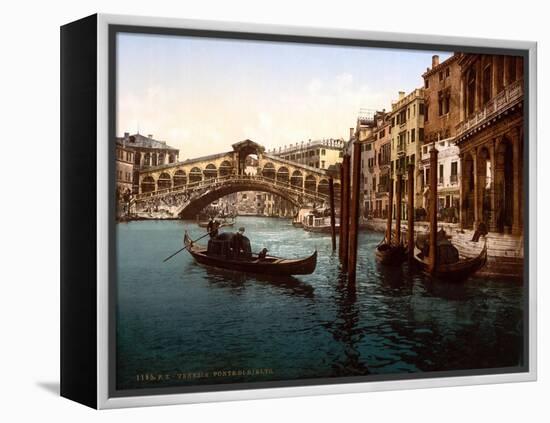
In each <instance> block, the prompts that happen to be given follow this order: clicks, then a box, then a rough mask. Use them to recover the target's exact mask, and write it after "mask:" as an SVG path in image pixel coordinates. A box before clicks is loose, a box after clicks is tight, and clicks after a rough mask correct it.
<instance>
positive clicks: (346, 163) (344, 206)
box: [340, 154, 350, 273]
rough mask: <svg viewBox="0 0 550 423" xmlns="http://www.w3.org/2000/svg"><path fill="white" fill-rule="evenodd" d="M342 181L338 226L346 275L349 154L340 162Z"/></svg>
mask: <svg viewBox="0 0 550 423" xmlns="http://www.w3.org/2000/svg"><path fill="white" fill-rule="evenodd" d="M342 166H343V169H344V171H343V174H344V179H343V180H342V184H343V185H344V190H343V196H342V198H343V202H342V210H341V211H340V215H341V216H340V226H341V227H342V239H341V240H340V242H341V243H342V258H341V262H342V271H343V272H344V273H347V271H348V251H349V206H350V201H349V197H350V156H349V154H344V160H343V162H342Z"/></svg>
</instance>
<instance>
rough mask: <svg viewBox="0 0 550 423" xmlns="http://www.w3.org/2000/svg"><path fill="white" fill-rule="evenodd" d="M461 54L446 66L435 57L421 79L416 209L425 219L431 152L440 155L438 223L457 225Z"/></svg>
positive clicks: (445, 62) (447, 61)
mask: <svg viewBox="0 0 550 423" xmlns="http://www.w3.org/2000/svg"><path fill="white" fill-rule="evenodd" d="M459 60H460V54H454V55H452V56H451V57H449V58H448V59H447V60H445V61H443V62H441V63H440V62H439V56H437V55H435V56H433V57H432V66H431V68H428V69H427V70H426V72H425V73H424V74H423V75H422V77H423V78H424V142H423V146H422V155H421V161H420V163H419V171H420V172H421V173H422V176H423V177H422V178H421V180H422V182H423V183H422V187H421V188H422V193H423V196H422V201H421V202H420V203H417V205H416V208H417V209H418V208H420V209H422V211H423V212H424V213H419V217H422V216H425V211H426V210H427V204H428V195H429V190H428V181H429V174H430V160H429V158H430V149H431V148H436V149H437V150H438V151H439V154H438V167H437V169H436V170H435V171H436V172H437V181H438V189H437V192H438V211H439V219H440V220H443V221H447V222H458V218H459V210H460V172H461V169H460V160H459V148H458V147H457V145H456V138H455V136H456V128H457V125H458V123H459V122H460V81H461V71H460V65H459Z"/></svg>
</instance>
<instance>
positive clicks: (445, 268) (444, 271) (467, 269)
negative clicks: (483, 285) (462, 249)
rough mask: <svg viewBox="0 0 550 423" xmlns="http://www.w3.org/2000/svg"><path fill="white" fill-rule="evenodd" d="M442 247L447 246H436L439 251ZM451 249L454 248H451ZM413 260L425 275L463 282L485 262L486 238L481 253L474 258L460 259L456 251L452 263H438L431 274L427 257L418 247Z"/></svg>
mask: <svg viewBox="0 0 550 423" xmlns="http://www.w3.org/2000/svg"><path fill="white" fill-rule="evenodd" d="M449 244H450V243H449ZM451 245H452V244H451ZM444 246H448V244H443V245H441V244H438V248H439V249H440V251H441V248H442V247H444ZM452 248H455V247H454V246H453V247H452ZM455 249H456V248H455ZM439 256H440V257H441V256H442V254H439ZM414 258H415V263H416V264H417V265H418V267H419V268H420V270H422V271H423V272H425V273H429V274H431V275H432V276H434V277H436V278H438V279H441V280H451V281H459V280H464V279H466V278H467V277H468V276H470V275H471V274H473V273H475V272H476V271H477V270H479V269H481V268H482V267H483V266H484V265H485V263H486V262H487V238H485V244H484V245H483V248H482V249H481V252H480V253H479V254H478V255H477V256H476V257H471V258H464V257H462V258H460V256H459V255H458V250H457V254H456V259H455V260H453V261H452V262H446V263H445V262H444V263H438V264H437V266H436V268H435V270H434V271H433V272H430V270H429V257H428V256H427V255H426V254H425V252H424V251H422V250H421V249H420V248H418V246H417V247H416V248H415V250H414Z"/></svg>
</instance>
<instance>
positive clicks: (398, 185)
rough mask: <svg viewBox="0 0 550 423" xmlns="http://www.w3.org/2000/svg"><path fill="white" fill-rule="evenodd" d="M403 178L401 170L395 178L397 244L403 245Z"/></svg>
mask: <svg viewBox="0 0 550 423" xmlns="http://www.w3.org/2000/svg"><path fill="white" fill-rule="evenodd" d="M402 186H403V179H402V177H401V171H399V172H397V179H396V180H395V194H396V199H395V241H396V243H397V245H401V209H402V207H403V204H402V201H401V197H402V189H401V188H402Z"/></svg>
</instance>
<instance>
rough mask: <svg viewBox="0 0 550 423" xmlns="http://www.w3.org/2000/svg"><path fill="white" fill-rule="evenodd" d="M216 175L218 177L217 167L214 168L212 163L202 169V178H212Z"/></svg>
mask: <svg viewBox="0 0 550 423" xmlns="http://www.w3.org/2000/svg"><path fill="white" fill-rule="evenodd" d="M217 177H218V169H216V166H214V165H213V164H212V163H209V164H207V165H206V169H204V178H205V179H213V178H217Z"/></svg>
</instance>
